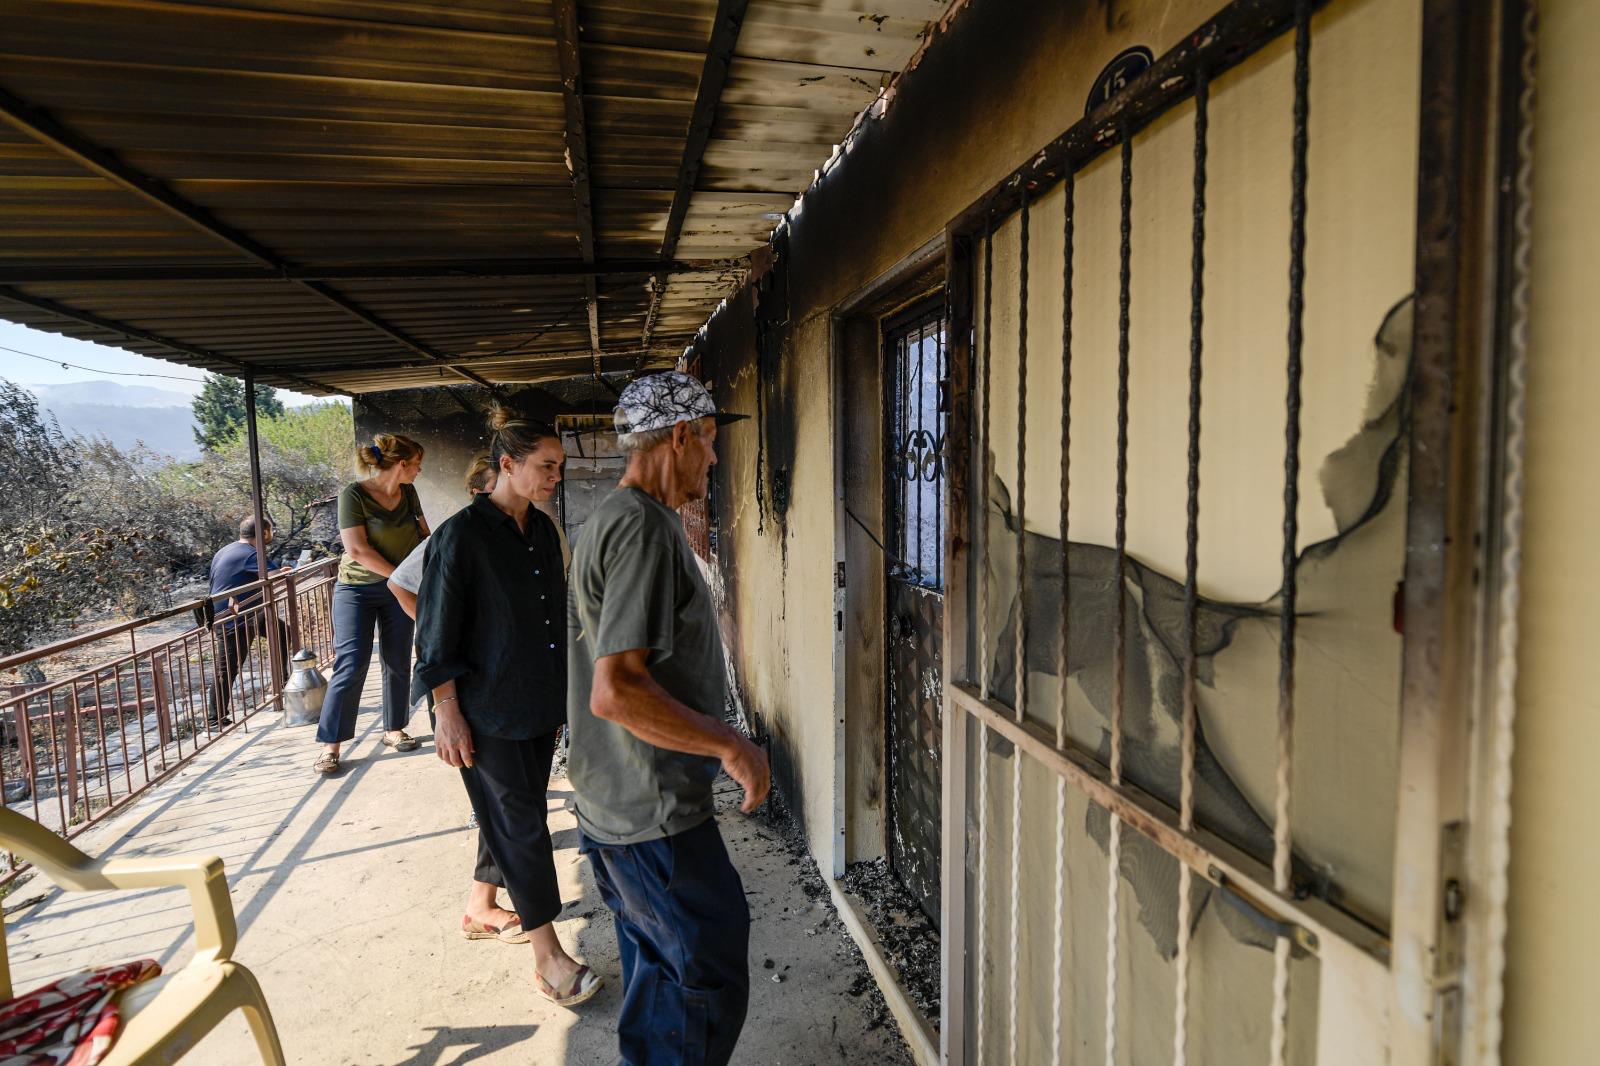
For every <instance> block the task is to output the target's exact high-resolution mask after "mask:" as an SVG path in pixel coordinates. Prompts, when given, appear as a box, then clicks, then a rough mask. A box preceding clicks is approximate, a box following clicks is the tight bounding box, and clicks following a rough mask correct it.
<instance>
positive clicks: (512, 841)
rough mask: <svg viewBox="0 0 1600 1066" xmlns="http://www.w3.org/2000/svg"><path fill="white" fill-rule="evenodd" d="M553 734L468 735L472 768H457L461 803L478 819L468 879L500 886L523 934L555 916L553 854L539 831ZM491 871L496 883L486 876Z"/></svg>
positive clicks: (547, 839) (544, 809)
mask: <svg viewBox="0 0 1600 1066" xmlns="http://www.w3.org/2000/svg"><path fill="white" fill-rule="evenodd" d="M557 732H559V731H558V730H552V731H551V732H549V733H546V734H545V735H543V736H539V737H534V738H533V739H532V740H507V739H506V738H504V737H489V736H484V735H482V734H481V733H474V734H473V736H472V747H473V752H472V765H471V766H464V767H462V768H461V780H462V782H463V783H464V784H465V785H466V786H467V798H468V799H470V800H471V801H472V810H473V811H474V813H476V814H477V816H478V869H477V870H476V871H475V873H474V875H473V876H474V877H476V878H477V879H478V880H479V881H487V882H488V883H490V884H496V883H503V884H504V885H505V889H506V893H507V894H508V895H509V896H510V897H511V906H512V909H514V910H515V911H516V912H517V917H519V918H521V919H522V927H523V928H524V929H537V928H539V926H541V925H545V924H547V923H549V922H553V921H555V919H556V916H557V915H559V914H560V913H561V890H560V888H559V887H558V886H557V884H556V860H555V851H554V848H553V847H552V845H551V843H550V830H549V828H548V827H547V826H546V825H545V815H546V812H547V801H546V800H545V792H546V791H547V790H548V789H549V787H550V764H551V762H552V761H553V760H554V758H555V753H556V733H557ZM485 846H487V848H488V858H489V860H490V861H489V863H488V865H487V867H486V865H485V863H484V848H485ZM496 869H498V871H499V875H500V876H499V877H498V878H496V877H493V876H487V875H488V874H490V873H492V872H493V871H494V870H496Z"/></svg>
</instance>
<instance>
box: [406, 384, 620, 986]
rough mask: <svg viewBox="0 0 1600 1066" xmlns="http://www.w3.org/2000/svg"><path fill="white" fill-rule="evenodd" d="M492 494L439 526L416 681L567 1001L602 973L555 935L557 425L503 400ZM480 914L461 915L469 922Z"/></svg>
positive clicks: (561, 690) (541, 961)
mask: <svg viewBox="0 0 1600 1066" xmlns="http://www.w3.org/2000/svg"><path fill="white" fill-rule="evenodd" d="M490 425H491V426H492V427H493V429H494V435H493V437H492V439H491V442H490V452H489V455H490V460H491V462H492V463H493V464H494V465H495V466H496V467H497V468H498V471H499V479H498V480H497V481H496V482H495V487H494V491H493V492H491V493H489V494H488V495H486V496H478V497H476V498H475V499H474V500H473V501H472V503H471V504H469V505H468V506H466V507H464V508H462V509H461V510H460V511H459V512H457V513H456V514H455V515H453V516H452V517H451V518H450V519H448V520H447V521H446V522H445V523H444V524H443V525H441V526H440V527H439V529H438V532H436V533H434V535H433V539H432V540H430V541H429V542H428V555H427V565H426V567H425V568H424V570H423V576H422V588H421V590H420V591H419V592H418V594H417V630H418V635H417V677H418V678H419V679H420V680H421V681H422V683H423V684H424V685H425V686H427V687H428V688H429V689H431V690H432V691H433V698H434V713H435V714H436V715H437V721H436V722H435V725H434V734H433V736H434V746H435V747H436V748H437V750H438V752H439V758H441V759H443V760H444V761H445V762H446V763H448V764H450V765H451V766H455V767H459V768H460V770H461V779H462V781H463V782H464V783H465V784H466V787H467V796H468V798H469V799H470V800H471V801H472V809H473V811H474V812H475V813H476V814H477V816H478V828H479V831H480V832H481V833H482V834H483V839H484V841H485V842H486V843H487V844H488V847H489V853H490V855H491V856H492V857H493V859H494V863H495V865H496V866H497V867H499V870H500V875H501V877H502V878H503V879H504V881H505V887H506V892H507V893H508V894H509V895H510V896H511V903H512V906H513V907H515V908H516V917H517V919H518V920H519V921H520V922H521V924H522V927H523V928H524V929H526V930H528V932H529V941H530V942H531V943H532V944H533V951H534V983H535V986H536V987H537V989H538V990H539V993H540V994H541V995H543V996H544V997H545V998H547V999H550V1000H552V1001H554V1002H555V1003H557V1004H560V1005H561V1006H573V1005H575V1004H578V1003H582V1002H583V1001H584V1000H586V999H588V998H590V997H591V996H593V995H594V994H595V993H596V992H597V991H599V989H600V985H601V981H600V978H599V976H598V975H597V974H595V973H594V972H593V971H591V970H590V969H589V968H588V967H587V966H584V965H581V964H579V963H578V962H577V961H576V960H574V959H573V958H572V957H571V956H570V955H568V954H567V952H566V950H565V949H564V948H563V947H562V946H561V941H560V940H559V939H557V937H556V930H555V925H554V922H555V919H556V917H557V915H559V914H560V912H561V893H560V889H559V887H558V885H557V883H556V867H555V858H554V854H553V850H552V846H551V842H550V832H549V830H548V828H547V827H546V825H545V815H546V800H545V791H546V789H547V787H548V786H549V783H550V765H551V762H552V760H553V759H554V756H555V749H556V734H557V732H558V730H560V728H561V726H562V725H563V724H564V722H565V721H566V696H567V641H566V625H565V621H566V618H565V611H566V598H567V592H566V578H565V576H564V574H563V573H562V559H561V540H560V536H559V534H558V533H557V532H556V527H555V523H554V522H552V521H551V520H550V519H549V518H547V517H546V516H545V515H544V514H543V513H542V512H541V511H539V510H538V509H537V508H536V507H534V504H535V503H536V502H538V503H542V502H544V501H547V500H549V499H550V497H551V495H552V494H553V493H554V492H555V489H556V486H557V485H558V484H560V482H561V463H562V461H563V460H564V459H565V458H566V456H565V454H564V453H563V451H562V448H561V438H560V437H559V436H557V435H556V431H555V430H554V429H552V428H550V427H549V426H547V425H544V424H543V423H539V422H529V421H523V420H520V419H514V418H512V417H511V416H510V414H509V413H508V412H506V411H505V410H504V409H500V408H497V409H496V410H495V412H494V415H493V418H492V420H491V422H490ZM470 922H471V919H470V918H469V917H463V918H462V928H463V930H464V931H470V930H468V928H467V927H468V925H469V924H470Z"/></svg>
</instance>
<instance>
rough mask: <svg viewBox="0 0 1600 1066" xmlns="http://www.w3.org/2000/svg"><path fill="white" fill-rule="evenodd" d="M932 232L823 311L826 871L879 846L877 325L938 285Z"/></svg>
mask: <svg viewBox="0 0 1600 1066" xmlns="http://www.w3.org/2000/svg"><path fill="white" fill-rule="evenodd" d="M944 269H945V255H944V236H943V234H939V235H937V236H936V237H934V238H933V239H932V240H930V241H928V242H927V243H925V244H923V245H922V246H920V247H919V248H917V249H916V250H915V251H913V252H912V253H911V254H910V255H908V256H906V257H905V258H904V259H902V260H901V261H900V262H898V263H896V264H895V265H894V266H892V267H891V268H889V269H888V270H886V271H884V272H883V273H882V274H881V275H879V276H878V277H876V278H874V279H873V280H872V281H870V282H868V283H867V284H866V285H864V286H862V287H861V289H860V290H858V291H857V292H856V293H854V294H852V295H851V296H850V297H849V298H848V299H846V300H844V301H842V302H841V303H840V304H839V305H837V306H836V307H835V308H834V309H833V312H832V314H831V316H830V328H829V367H828V374H829V381H830V383H831V386H832V401H833V402H832V403H831V404H830V409H831V412H832V427H831V428H832V442H833V456H834V531H833V544H834V553H833V576H834V605H833V606H834V634H833V637H834V644H833V677H834V693H833V710H834V782H835V785H834V794H833V817H834V833H833V841H832V843H833V848H832V860H833V862H832V865H833V876H834V877H835V878H839V877H843V876H844V874H845V870H846V868H847V867H848V866H849V864H850V863H852V862H856V861H861V860H866V859H875V858H879V857H883V856H884V855H885V854H886V845H887V838H886V835H885V834H886V828H887V824H886V820H885V811H884V806H883V803H884V782H885V777H884V774H885V758H886V753H885V751H884V738H885V735H886V734H885V721H884V695H885V693H884V688H883V683H884V671H885V653H886V652H885V647H884V641H883V625H882V623H883V618H884V614H883V612H884V602H885V592H886V586H885V580H886V572H885V568H884V558H883V546H884V544H885V543H886V537H885V531H884V529H883V526H882V516H883V513H884V510H883V505H884V500H883V471H882V458H883V455H884V444H883V440H884V436H883V434H884V404H883V395H884V392H883V375H882V358H883V355H882V336H881V326H882V324H883V323H884V322H885V321H886V320H888V319H890V318H893V317H894V316H895V315H896V314H897V313H898V312H900V311H902V310H904V309H906V308H907V307H911V306H915V305H916V304H918V303H919V302H921V301H924V300H926V299H928V298H929V297H930V296H931V295H933V294H935V293H937V292H939V291H940V290H941V289H943V287H944Z"/></svg>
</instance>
